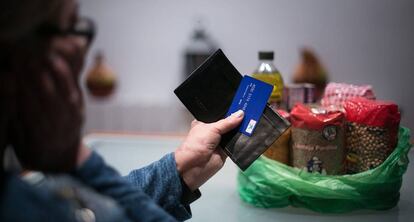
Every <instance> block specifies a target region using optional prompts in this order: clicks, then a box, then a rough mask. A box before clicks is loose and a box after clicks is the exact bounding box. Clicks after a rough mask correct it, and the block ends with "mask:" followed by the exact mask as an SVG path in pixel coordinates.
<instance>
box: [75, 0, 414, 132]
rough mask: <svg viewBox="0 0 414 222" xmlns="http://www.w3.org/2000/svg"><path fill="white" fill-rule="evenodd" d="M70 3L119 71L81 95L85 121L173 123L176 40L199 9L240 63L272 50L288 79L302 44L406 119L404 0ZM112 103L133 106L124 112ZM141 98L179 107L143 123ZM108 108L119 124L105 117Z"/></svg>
mask: <svg viewBox="0 0 414 222" xmlns="http://www.w3.org/2000/svg"><path fill="white" fill-rule="evenodd" d="M80 4H81V7H80V9H81V12H82V14H83V15H88V16H90V17H92V18H93V19H95V20H96V22H97V24H98V28H99V30H98V36H97V39H96V41H95V43H94V45H93V48H92V52H93V51H94V50H95V49H97V48H99V49H103V50H104V51H105V53H106V55H107V57H108V63H109V65H110V66H111V67H112V68H113V69H114V70H116V72H117V73H118V75H119V80H120V87H119V88H118V91H117V94H116V95H115V96H114V97H113V98H112V99H111V100H109V101H107V102H106V103H101V102H96V101H94V100H91V99H87V101H88V106H87V115H88V116H87V118H88V121H87V123H86V130H91V129H97V128H98V129H111V130H118V129H126V130H143V131H145V130H150V131H174V130H175V129H178V128H175V126H176V125H175V124H179V123H180V122H182V121H181V119H180V118H181V117H177V115H179V113H180V112H181V111H180V110H181V108H182V107H181V105H180V103H179V101H178V99H176V98H175V96H174V94H173V89H174V88H175V87H176V86H177V85H178V84H179V83H180V81H181V77H182V74H181V71H182V68H183V67H182V65H183V60H182V53H183V49H184V47H185V45H186V44H187V43H188V41H189V39H190V35H191V33H192V30H193V28H194V24H195V22H194V20H195V19H197V18H199V17H203V18H204V20H205V21H206V22H205V23H206V27H207V29H208V31H209V34H210V35H211V36H212V37H213V38H214V39H215V40H216V41H217V43H218V44H219V45H220V46H221V48H222V49H223V50H224V52H225V53H226V54H227V55H228V57H229V58H230V60H231V61H232V62H233V63H234V65H235V66H236V67H237V68H238V69H239V71H240V72H241V73H243V74H247V73H250V72H251V71H252V70H253V69H254V68H255V66H256V65H257V51H258V50H262V49H267V50H274V51H275V53H276V61H275V63H276V65H277V67H278V68H279V69H280V71H281V72H282V73H283V77H284V79H285V80H286V81H287V82H289V81H290V77H291V73H292V72H293V70H294V67H295V65H296V64H297V63H298V61H299V57H298V56H299V54H298V49H299V48H300V47H301V46H304V45H307V46H311V47H313V48H314V49H315V50H316V52H317V53H318V55H319V56H320V58H321V60H322V62H323V63H324V64H325V66H326V67H327V69H328V71H329V73H330V78H331V80H332V81H337V82H347V83H355V84H372V85H373V86H374V89H375V92H376V94H377V97H378V98H381V99H389V100H393V101H395V102H397V103H398V104H399V105H400V106H401V107H402V109H403V111H404V118H403V124H404V125H406V126H409V127H410V128H414V116H413V115H412V113H413V112H414V105H413V104H412V101H414V100H413V99H412V98H411V97H412V96H413V95H414V89H413V87H412V84H413V83H414V77H413V74H414V73H413V68H414V66H413V64H414V1H409V0H393V1H391V0H346V1H345V0H343V1H342V0H341V1H340V0H337V1H334V0H312V1H309V0H300V1H288V0H286V1H281V0H277V1H276V0H255V1H247V0H244V1H242V0H209V1H206V0H204V1H202V0H172V1H167V0H164V1H161V0H123V1H115V0H80ZM90 58H91V56H90ZM89 63H90V61H89ZM89 65H90V64H88V66H89ZM88 66H87V67H88ZM122 107H130V108H131V107H135V108H134V109H130V110H131V111H130V112H129V111H125V110H124V108H122ZM137 107H138V108H137ZM142 107H144V108H142ZM145 107H153V108H151V109H150V110H161V111H159V112H158V113H165V112H166V111H165V110H170V107H179V108H171V112H166V114H161V115H162V116H157V117H156V118H154V119H155V120H154V123H153V124H152V123H150V122H151V121H147V119H148V118H150V117H149V116H151V115H147V114H145V115H143V114H139V113H138V111H139V110H148V108H145ZM116 109H118V110H121V111H119V112H117V111H114V110H116ZM122 110H123V111H122ZM134 110H135V111H137V110H138V111H137V112H135V111H134ZM174 110H175V111H174ZM146 112H149V113H151V111H146ZM119 113H122V115H121V116H119ZM109 118H115V122H124V123H125V124H115V123H114V124H111V123H108V121H107V119H109ZM117 118H120V119H117ZM132 119H134V121H135V122H134V123H133V124H132V125H131V124H129V123H131V121H130V120H132ZM172 119H173V120H174V121H175V122H174V123H172V122H171V120H172ZM105 121H106V122H105ZM145 121H146V122H147V123H145V124H144V125H140V123H143V122H145ZM112 122H114V120H112ZM146 124H148V125H146ZM138 125H140V126H138ZM166 125H169V126H170V127H169V126H166ZM157 126H159V127H157ZM149 128H150V129H149ZM180 129H182V127H181V128H180Z"/></svg>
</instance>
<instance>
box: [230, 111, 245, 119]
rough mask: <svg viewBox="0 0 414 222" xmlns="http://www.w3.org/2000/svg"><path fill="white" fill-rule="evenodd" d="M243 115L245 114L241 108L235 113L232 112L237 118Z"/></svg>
mask: <svg viewBox="0 0 414 222" xmlns="http://www.w3.org/2000/svg"><path fill="white" fill-rule="evenodd" d="M243 115H244V112H243V110H241V109H239V110H237V112H234V113H232V114H231V116H233V117H236V118H240V117H242V116H243Z"/></svg>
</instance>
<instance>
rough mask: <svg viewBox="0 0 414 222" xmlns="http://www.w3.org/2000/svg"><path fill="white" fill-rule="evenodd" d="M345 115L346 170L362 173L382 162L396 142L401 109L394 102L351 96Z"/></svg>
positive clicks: (345, 105) (345, 106) (346, 103)
mask: <svg viewBox="0 0 414 222" xmlns="http://www.w3.org/2000/svg"><path fill="white" fill-rule="evenodd" d="M344 109H345V116H346V145H347V149H346V150H347V155H346V172H347V173H350V174H352V173H359V172H362V171H366V170H370V169H373V168H375V167H377V166H379V165H380V164H381V163H382V162H384V160H385V159H387V157H388V156H389V155H390V153H391V152H392V151H393V150H394V148H395V146H396V144H397V136H398V128H399V124H400V119H401V116H400V112H399V110H398V106H397V105H396V104H394V103H392V102H386V101H378V100H368V99H365V98H354V99H349V100H347V101H346V102H345V104H344Z"/></svg>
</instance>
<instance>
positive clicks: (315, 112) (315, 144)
mask: <svg viewBox="0 0 414 222" xmlns="http://www.w3.org/2000/svg"><path fill="white" fill-rule="evenodd" d="M291 123H292V127H291V129H292V138H291V139H292V150H291V156H292V166H293V167H296V168H299V169H303V170H305V171H307V172H312V173H315V172H318V173H321V174H328V175H337V174H342V173H343V161H344V155H345V153H344V147H345V135H344V114H343V113H342V112H340V111H329V110H326V109H324V108H322V107H314V108H312V107H308V106H305V105H303V104H296V105H295V107H294V108H293V109H292V112H291Z"/></svg>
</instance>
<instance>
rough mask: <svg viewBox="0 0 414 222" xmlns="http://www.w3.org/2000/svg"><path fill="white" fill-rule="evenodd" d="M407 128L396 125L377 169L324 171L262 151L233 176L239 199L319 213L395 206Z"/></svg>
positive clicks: (405, 161)
mask: <svg viewBox="0 0 414 222" xmlns="http://www.w3.org/2000/svg"><path fill="white" fill-rule="evenodd" d="M409 140H410V131H409V129H407V128H400V131H399V136H398V145H397V147H396V149H395V150H394V151H393V152H392V153H391V155H390V156H389V157H388V158H387V159H386V160H385V161H384V162H383V163H382V164H381V165H380V166H378V167H377V168H375V169H372V170H369V171H365V172H361V173H358V174H353V175H342V176H326V175H321V174H312V173H308V172H305V171H303V170H300V169H297V168H292V167H289V166H287V165H284V164H282V163H279V162H277V161H274V160H271V159H268V158H266V157H264V156H262V157H260V158H259V159H258V160H256V161H255V162H254V163H253V164H252V165H251V166H250V167H249V168H248V169H247V170H246V171H245V172H240V173H239V175H238V178H237V180H238V192H239V195H240V197H241V199H242V200H243V201H245V202H247V203H249V204H252V205H254V206H256V207H263V208H279V207H286V206H289V205H291V206H294V207H302V208H307V209H310V210H313V211H317V212H322V213H344V212H349V211H352V210H357V209H374V210H386V209H390V208H392V207H394V206H396V205H397V203H398V201H399V198H400V188H401V184H402V176H403V174H404V173H405V171H406V170H407V166H408V163H409V160H408V157H407V154H408V151H409V150H410V148H411V145H410V141H409Z"/></svg>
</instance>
